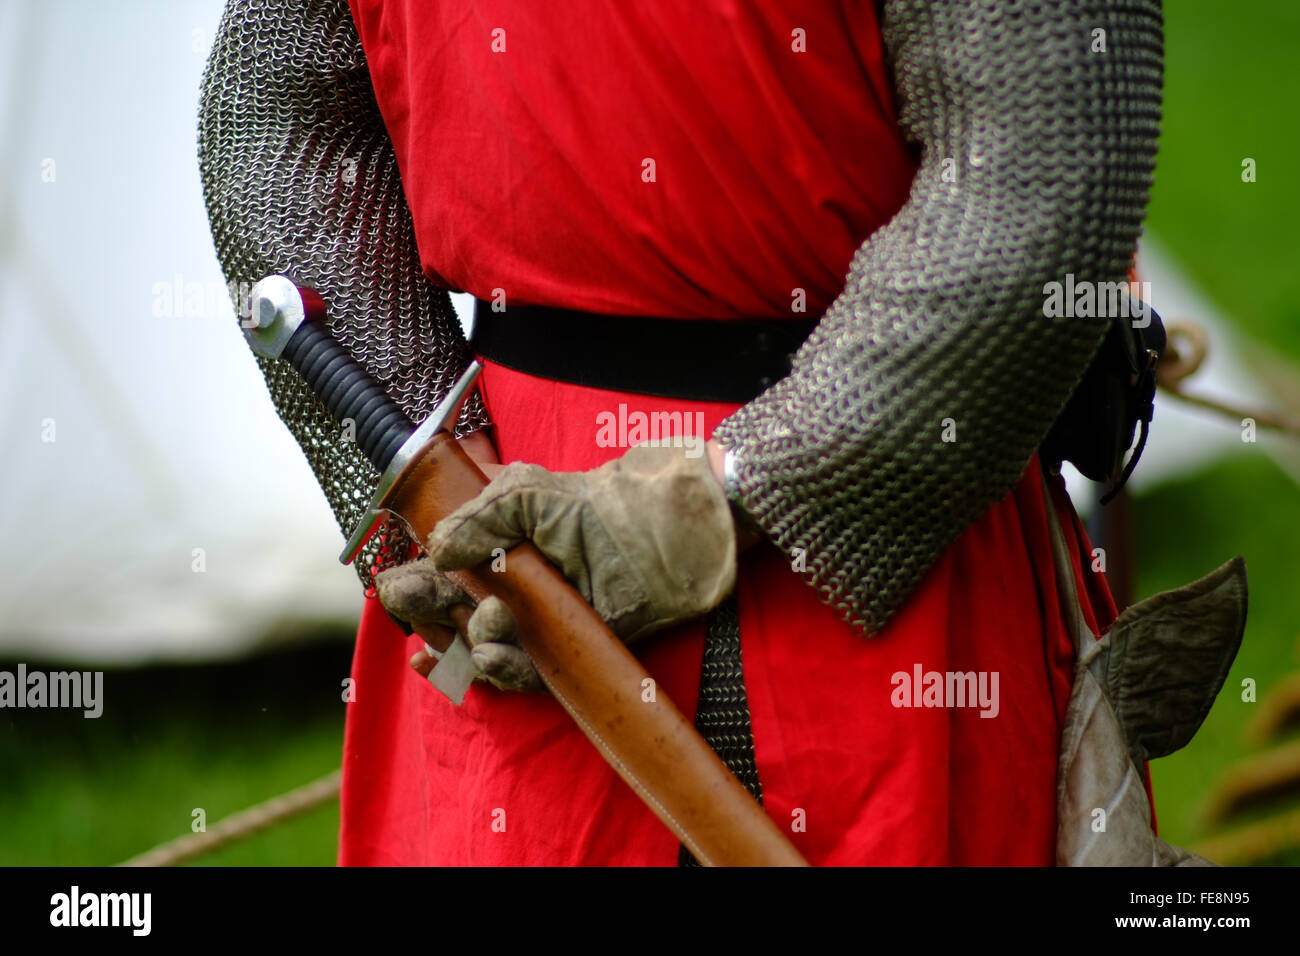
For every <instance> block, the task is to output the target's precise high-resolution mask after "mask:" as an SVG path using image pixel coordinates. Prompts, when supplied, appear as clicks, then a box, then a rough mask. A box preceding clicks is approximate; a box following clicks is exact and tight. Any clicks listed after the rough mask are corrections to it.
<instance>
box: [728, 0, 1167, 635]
mask: <svg viewBox="0 0 1300 956" xmlns="http://www.w3.org/2000/svg"><path fill="white" fill-rule="evenodd" d="M1095 31H1104V42H1105V51H1104V52H1101V51H1100V49H1099V50H1098V52H1092V48H1093V46H1094V44H1096V43H1097V42H1098V37H1101V36H1102V34H1099V33H1096V32H1095ZM1162 31H1163V24H1162V18H1161V9H1160V4H1159V2H1155V0H1069V2H1066V0H1056V2H1049V0H961V2H958V0H887V2H886V3H885V4H884V16H883V23H882V32H883V37H884V41H885V45H886V47H887V50H888V53H889V57H890V61H891V63H892V66H893V71H894V82H895V87H896V91H897V97H898V108H899V118H900V123H901V126H902V129H903V131H904V133H905V134H906V135H907V137H908V139H909V141H911V142H913V143H914V144H916V145H918V146H919V147H920V149H921V164H920V169H919V171H918V173H917V175H916V178H915V180H914V182H913V185H912V191H911V195H910V197H909V199H908V201H907V203H906V204H905V205H904V206H903V208H902V209H901V210H900V211H899V212H898V214H897V215H896V216H895V217H894V218H893V219H892V220H891V221H890V222H889V223H888V224H887V225H886V226H884V227H883V228H881V229H880V230H879V231H877V232H876V233H875V234H874V235H873V236H872V237H871V238H870V239H869V240H868V241H867V242H866V243H865V244H864V245H863V246H862V247H861V248H860V249H859V250H858V252H857V254H856V255H855V257H854V259H853V262H852V264H851V266H850V269H849V274H848V277H847V281H846V285H845V289H844V292H843V293H842V294H841V295H840V296H839V297H838V298H837V299H836V300H835V302H834V303H833V304H832V305H831V307H830V309H829V310H828V311H827V312H826V314H825V315H824V316H823V317H822V319H821V321H820V322H819V324H818V325H817V327H816V329H815V330H814V331H813V333H812V336H811V337H810V338H809V339H808V340H807V342H806V343H805V344H804V345H803V346H802V348H800V350H799V351H798V353H796V355H795V358H794V365H793V371H792V373H791V374H790V375H789V376H788V377H786V378H784V379H782V380H781V381H779V382H777V383H776V384H775V385H774V386H773V387H771V388H770V389H768V390H767V391H766V392H764V393H763V394H762V395H761V396H759V398H758V399H756V400H755V401H753V402H751V403H749V404H748V405H745V406H744V407H742V408H741V409H740V410H739V411H737V412H736V413H735V414H734V415H732V416H731V417H730V418H728V419H727V420H726V421H724V422H723V423H722V425H721V426H720V427H719V428H718V430H717V432H716V433H715V434H716V437H717V438H718V439H719V440H720V441H721V442H722V443H723V444H724V445H726V446H728V447H730V448H732V449H733V450H734V451H735V452H736V454H737V463H736V468H737V478H738V488H739V490H738V491H737V493H736V495H737V497H738V500H739V503H740V504H741V505H743V507H744V508H745V509H746V510H747V511H748V512H749V513H750V515H751V516H752V517H753V518H754V519H755V520H756V521H757V522H758V524H759V525H760V526H761V527H762V528H763V529H764V530H765V531H766V532H767V533H768V534H769V535H770V537H771V538H772V539H773V540H775V541H776V542H777V543H778V544H779V545H780V546H781V547H782V548H783V549H784V550H785V551H786V552H787V553H791V552H792V551H793V550H794V549H801V550H802V551H803V552H804V554H803V557H804V560H805V562H806V568H807V577H808V579H809V580H810V582H812V583H813V584H814V585H816V586H817V587H818V588H819V590H820V591H821V592H822V594H823V595H824V598H825V599H826V600H827V601H828V603H831V604H833V605H834V606H835V607H836V609H837V610H838V611H839V612H840V614H841V615H842V616H843V617H845V618H847V619H848V620H850V621H851V622H853V623H854V624H855V625H857V626H859V627H860V628H862V629H864V630H866V631H867V632H869V633H877V632H878V631H879V630H880V629H881V628H882V627H883V626H884V625H885V624H886V623H887V621H888V620H889V618H890V617H891V616H892V615H893V613H894V612H895V611H896V610H897V609H898V608H899V607H900V605H901V604H902V603H903V602H904V601H905V600H906V599H907V597H908V596H909V595H910V594H911V592H912V591H913V590H914V588H915V587H916V585H917V584H918V583H919V582H920V580H921V578H922V577H923V576H924V575H925V574H926V572H927V571H928V570H929V569H930V568H931V566H932V565H933V564H934V562H935V561H936V560H937V559H938V557H939V555H940V554H941V553H942V552H943V551H944V550H945V549H946V548H947V547H948V546H949V545H950V544H951V543H952V542H953V541H954V540H955V539H956V538H957V537H958V536H959V535H960V534H961V532H962V531H963V530H965V529H966V528H967V527H968V526H969V525H970V524H971V523H972V522H973V521H974V520H976V519H977V518H978V517H979V516H980V514H981V513H983V512H984V511H985V510H986V509H987V508H989V507H990V506H991V505H992V504H994V503H995V502H996V501H998V500H1000V499H1001V498H1002V497H1004V496H1005V495H1006V494H1008V493H1009V492H1010V491H1011V489H1012V488H1013V487H1014V486H1015V484H1016V482H1017V481H1018V480H1019V478H1020V476H1021V475H1022V474H1023V471H1024V468H1025V466H1026V464H1027V462H1028V461H1029V459H1030V458H1031V456H1032V455H1033V453H1034V451H1035V449H1036V448H1037V447H1038V445H1039V444H1040V442H1041V441H1042V439H1043V438H1044V436H1045V435H1046V434H1047V432H1048V430H1049V429H1050V427H1051V425H1052V423H1053V422H1054V420H1055V419H1056V418H1057V416H1058V414H1059V413H1060V411H1061V409H1062V407H1063V406H1064V405H1065V403H1066V400H1067V398H1068V397H1069V395H1070V393H1071V392H1072V391H1073V389H1074V387H1075V385H1076V384H1077V383H1078V381H1079V379H1080V378H1081V376H1082V373H1083V372H1084V370H1085V369H1086V367H1087V365H1088V363H1089V360H1090V359H1091V358H1092V356H1093V354H1094V353H1095V351H1096V350H1097V348H1098V346H1099V345H1100V343H1101V341H1102V337H1103V334H1104V331H1105V328H1106V320H1104V319H1081V318H1060V319H1049V318H1045V317H1044V315H1043V306H1044V299H1045V295H1044V285H1045V283H1048V282H1053V281H1056V282H1064V281H1065V279H1066V275H1067V274H1069V273H1072V274H1073V275H1074V277H1075V281H1076V283H1077V282H1082V281H1093V282H1114V281H1122V280H1124V278H1125V275H1126V272H1127V270H1128V267H1129V263H1130V261H1131V257H1132V253H1133V250H1134V246H1135V244H1136V241H1137V238H1138V235H1139V232H1140V230H1141V223H1142V218H1143V215H1144V212H1145V207H1146V203H1147V198H1148V192H1149V189H1150V185H1151V181H1152V173H1153V170H1154V163H1155V154H1156V141H1157V137H1158V134H1159V122H1160V108H1161V81H1162V44H1163V39H1162ZM945 161H949V162H945ZM946 171H948V172H949V175H948V176H947V177H945V175H944V174H945V172H946ZM953 173H955V181H948V180H951V179H953V175H952V174H953ZM948 419H951V420H952V423H954V424H955V429H956V434H955V441H944V440H943V439H944V437H945V436H944V430H945V425H948V424H949V423H947V422H946V420H948ZM949 427H950V428H951V427H952V426H951V425H949ZM949 437H951V436H949Z"/></svg>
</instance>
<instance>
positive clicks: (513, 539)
mask: <svg viewBox="0 0 1300 956" xmlns="http://www.w3.org/2000/svg"><path fill="white" fill-rule="evenodd" d="M568 477H570V476H567V475H565V474H562V473H556V472H550V471H547V470H546V469H545V468H542V467H541V466H540V465H526V464H523V463H522V462H514V463H512V464H509V465H507V466H506V467H505V469H504V470H503V471H502V472H501V474H500V475H498V476H497V477H496V478H494V479H493V480H492V481H491V482H490V483H489V484H488V486H487V487H486V488H484V489H483V490H482V491H481V492H479V494H478V496H477V497H475V498H472V499H471V500H469V501H467V502H465V504H463V505H461V506H460V507H459V508H457V509H456V510H455V511H453V512H452V513H451V514H449V515H447V517H445V518H443V519H442V520H441V521H439V522H438V524H437V526H436V527H435V528H434V529H433V533H432V534H430V535H429V541H428V548H429V558H430V560H431V561H433V563H434V565H435V566H436V567H437V568H439V569H441V570H443V571H455V570H459V569H461V568H472V567H474V566H475V565H477V564H482V563H483V562H484V561H487V560H488V559H490V558H492V557H494V556H495V554H494V553H495V552H496V551H497V549H498V548H499V549H501V551H509V550H510V549H511V548H513V547H514V546H515V545H516V544H518V543H519V542H521V541H523V540H525V539H528V538H531V537H532V536H533V532H534V530H535V527H536V524H537V522H538V521H539V519H540V516H542V515H543V514H545V513H546V512H547V511H548V510H549V509H547V508H545V507H541V506H540V505H539V502H538V498H539V496H540V497H542V498H545V497H547V496H550V495H552V494H555V493H557V492H558V493H563V491H564V487H565V479H566V478H568Z"/></svg>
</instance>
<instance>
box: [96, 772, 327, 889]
mask: <svg viewBox="0 0 1300 956" xmlns="http://www.w3.org/2000/svg"><path fill="white" fill-rule="evenodd" d="M342 773H343V771H341V770H335V771H334V772H333V773H331V774H329V775H328V776H324V777H321V778H320V779H319V780H314V781H312V782H311V783H309V784H305V785H304V786H301V787H298V788H297V789H295V790H290V791H289V792H288V793H282V794H280V795H279V796H278V797H272V798H271V799H270V800H267V801H266V802H265V803H259V804H258V805H257V806H255V807H249V808H248V809H247V810H242V811H240V812H239V813H236V814H234V815H233V816H229V817H226V818H225V819H224V820H221V821H219V822H218V823H217V824H216V825H215V826H213V827H212V828H211V829H210V830H208V831H207V832H205V833H188V834H186V835H185V836H183V837H180V838H179V839H176V840H171V841H170V842H167V843H163V844H160V845H159V846H156V847H154V848H153V849H152V850H149V851H147V852H145V853H141V854H140V855H139V856H136V857H132V858H131V859H129V860H127V861H126V862H125V863H119V864H118V865H119V866H175V865H176V864H178V863H183V862H185V861H186V860H191V859H193V858H194V857H196V856H201V855H203V854H204V853H211V852H212V851H213V850H216V849H219V848H221V847H224V846H227V845H229V844H231V843H236V842H238V841H239V840H243V839H246V838H248V837H250V836H252V835H253V834H254V833H258V832H260V831H262V830H265V829H266V828H267V827H271V826H275V825H276V824H279V823H283V822H285V821H286V820H288V819H290V818H291V817H295V816H297V815H299V814H300V813H305V812H307V811H308V810H312V809H314V808H316V807H319V806H321V805H322V804H325V803H328V802H329V801H330V800H333V799H334V798H335V797H337V796H338V793H339V781H340V778H341V777H342Z"/></svg>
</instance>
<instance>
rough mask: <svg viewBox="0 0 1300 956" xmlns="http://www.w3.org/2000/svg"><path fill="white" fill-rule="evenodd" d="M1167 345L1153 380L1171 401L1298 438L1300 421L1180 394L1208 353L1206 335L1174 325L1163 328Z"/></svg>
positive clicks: (1190, 327) (1187, 324)
mask: <svg viewBox="0 0 1300 956" xmlns="http://www.w3.org/2000/svg"><path fill="white" fill-rule="evenodd" d="M1166 335H1167V336H1168V341H1169V345H1168V348H1167V349H1166V350H1165V354H1164V356H1163V357H1162V358H1161V359H1160V362H1159V364H1157V365H1156V381H1157V382H1159V384H1160V388H1161V389H1162V390H1164V391H1165V392H1168V393H1169V394H1170V395H1173V396H1174V397H1175V398H1179V399H1182V400H1183V401H1184V402H1187V403H1189V404H1191V405H1196V406H1198V407H1200V408H1205V409H1209V410H1210V411H1212V412H1218V413H1219V414H1221V415H1226V416H1227V417H1228V418H1231V419H1232V420H1233V421H1237V422H1239V421H1242V420H1243V419H1246V418H1249V419H1253V420H1254V422H1255V424H1256V425H1257V426H1258V427H1260V428H1270V429H1273V430H1274V431H1280V432H1283V433H1284V434H1287V435H1291V436H1293V437H1296V438H1300V421H1297V420H1296V419H1294V418H1289V417H1287V416H1286V415H1283V414H1282V413H1281V412H1275V411H1272V410H1270V409H1250V408H1245V407H1243V406H1241V405H1235V404H1232V403H1229V402H1225V401H1221V400H1218V399H1213V398H1205V397H1204V396H1201V395H1189V394H1187V393H1186V392H1184V391H1183V383H1184V381H1185V380H1186V379H1187V378H1188V377H1189V376H1191V375H1193V374H1194V373H1195V372H1196V371H1197V370H1198V369H1199V368H1200V367H1201V363H1202V362H1204V361H1205V356H1206V353H1207V352H1208V351H1209V336H1208V335H1206V332H1205V329H1204V328H1203V327H1201V326H1200V325H1197V324H1196V323H1194V322H1187V321H1182V322H1176V323H1171V324H1169V325H1168V326H1167V327H1166Z"/></svg>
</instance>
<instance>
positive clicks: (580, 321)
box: [470, 299, 814, 404]
mask: <svg viewBox="0 0 1300 956" xmlns="http://www.w3.org/2000/svg"><path fill="white" fill-rule="evenodd" d="M813 324H814V323H813V322H811V321H799V320H793V319H661V318H650V317H647V316H641V315H596V314H593V313H590V312H575V311H572V310H569V309H551V308H546V307H543V306H531V305H530V306H518V305H512V306H510V307H509V308H507V309H505V310H503V311H500V312H494V311H493V310H492V305H491V303H488V302H484V301H483V300H481V299H479V300H476V302H475V305H474V327H473V331H472V333H471V335H470V348H471V349H473V351H474V352H475V354H477V355H480V356H482V357H483V358H486V359H488V360H489V361H492V362H496V363H497V364H498V365H504V366H505V367H506V368H511V369H514V370H515V371H518V372H524V373H526V374H528V375H536V376H538V377H539V378H549V379H552V380H554V381H557V382H569V383H571V384H574V385H587V386H590V387H592V388H603V389H609V390H611V391H617V392H632V393H636V394H640V395H658V396H662V397H665V398H684V399H694V400H696V401H709V402H734V403H737V404H743V403H744V402H748V401H750V400H751V399H753V398H754V397H755V396H757V395H758V394H759V393H760V392H762V391H763V390H764V389H766V388H767V387H768V386H769V385H771V384H772V383H773V382H775V381H776V380H777V379H780V378H784V377H785V376H786V375H788V374H789V372H790V357H791V356H792V355H793V354H794V352H795V351H796V350H798V348H799V346H800V345H802V344H803V341H804V339H806V338H807V337H808V334H809V333H810V332H811V331H812V327H813Z"/></svg>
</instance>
